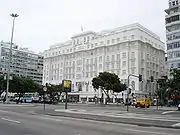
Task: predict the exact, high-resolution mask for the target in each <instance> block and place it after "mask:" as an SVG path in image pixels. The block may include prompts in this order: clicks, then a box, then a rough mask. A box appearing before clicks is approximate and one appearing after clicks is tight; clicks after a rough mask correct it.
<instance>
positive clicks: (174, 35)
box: [167, 33, 180, 40]
mask: <svg viewBox="0 0 180 135" xmlns="http://www.w3.org/2000/svg"><path fill="white" fill-rule="evenodd" d="M179 38H180V33H176V34H172V35H169V36H167V40H174V39H179Z"/></svg>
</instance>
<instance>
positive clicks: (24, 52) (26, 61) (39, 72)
mask: <svg viewBox="0 0 180 135" xmlns="http://www.w3.org/2000/svg"><path fill="white" fill-rule="evenodd" d="M9 54H10V43H8V42H3V41H1V42H0V74H6V73H7V71H8V61H9ZM11 73H12V74H16V75H19V76H24V77H29V78H31V79H33V80H35V81H37V82H38V83H40V84H42V76H43V56H42V55H41V54H35V53H34V52H31V51H29V50H28V49H27V48H18V46H17V45H15V44H13V50H12V63H11Z"/></svg>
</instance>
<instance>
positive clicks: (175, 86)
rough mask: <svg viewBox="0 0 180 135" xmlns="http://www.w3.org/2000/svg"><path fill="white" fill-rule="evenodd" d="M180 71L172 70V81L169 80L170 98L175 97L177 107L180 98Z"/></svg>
mask: <svg viewBox="0 0 180 135" xmlns="http://www.w3.org/2000/svg"><path fill="white" fill-rule="evenodd" d="M179 82H180V69H177V68H174V69H171V70H170V79H169V80H168V90H169V91H168V92H169V93H170V94H169V98H171V97H172V96H173V97H174V98H173V99H174V101H175V104H176V105H177V104H178V102H179V98H176V97H180V83H179Z"/></svg>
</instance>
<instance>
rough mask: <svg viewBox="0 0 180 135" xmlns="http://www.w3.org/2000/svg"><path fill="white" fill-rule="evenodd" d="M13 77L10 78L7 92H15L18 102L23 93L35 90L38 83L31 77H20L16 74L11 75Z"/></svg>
mask: <svg viewBox="0 0 180 135" xmlns="http://www.w3.org/2000/svg"><path fill="white" fill-rule="evenodd" d="M12 76H13V79H12V80H10V85H9V92H13V93H17V95H18V97H19V98H18V101H17V103H19V101H20V98H21V97H23V96H24V94H25V93H33V92H37V90H38V88H39V84H38V83H36V82H35V81H33V80H32V79H31V78H26V77H21V76H17V75H12Z"/></svg>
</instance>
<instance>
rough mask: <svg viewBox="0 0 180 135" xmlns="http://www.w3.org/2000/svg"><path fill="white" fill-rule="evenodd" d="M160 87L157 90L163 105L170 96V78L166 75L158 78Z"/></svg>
mask: <svg viewBox="0 0 180 135" xmlns="http://www.w3.org/2000/svg"><path fill="white" fill-rule="evenodd" d="M157 83H158V86H159V87H158V89H157V91H156V95H157V96H158V97H159V99H160V101H161V104H162V105H163V104H164V103H165V102H166V100H167V98H168V94H169V93H168V80H167V78H166V77H162V78H161V79H158V80H157Z"/></svg>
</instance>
